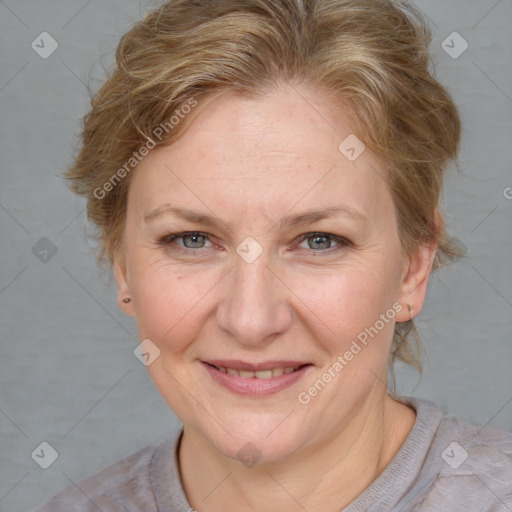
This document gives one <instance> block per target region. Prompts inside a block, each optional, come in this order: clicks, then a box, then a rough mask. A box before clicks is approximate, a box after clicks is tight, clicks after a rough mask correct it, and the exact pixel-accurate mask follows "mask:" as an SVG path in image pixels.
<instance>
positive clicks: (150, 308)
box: [116, 86, 431, 461]
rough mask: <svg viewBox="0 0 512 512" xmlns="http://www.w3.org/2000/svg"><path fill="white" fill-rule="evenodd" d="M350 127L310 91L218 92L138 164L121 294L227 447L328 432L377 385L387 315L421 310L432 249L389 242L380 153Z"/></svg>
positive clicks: (284, 443) (211, 432) (174, 392)
mask: <svg viewBox="0 0 512 512" xmlns="http://www.w3.org/2000/svg"><path fill="white" fill-rule="evenodd" d="M299 90H300V94H299V93H298V92H297V91H299ZM353 131H354V130H353V128H352V124H351V120H350V118H349V117H348V116H347V115H346V114H344V113H343V111H341V110H337V109H334V107H333V105H331V104H330V103H328V100H327V99H324V98H323V97H322V96H321V95H319V94H317V93H315V92H314V91H311V90H308V89H305V88H302V89H297V90H294V89H291V88H287V87H284V86H283V87H282V88H281V89H280V90H279V92H272V93H268V94H266V95H265V96H264V97H262V98H258V99H248V98H242V97H240V96H236V95H234V94H231V93H226V94H223V95H221V96H219V97H217V98H215V99H214V100H213V101H211V102H210V103H208V104H207V105H206V106H205V107H204V108H203V109H202V110H201V112H200V114H199V115H198V117H197V118H196V119H195V120H194V121H193V122H192V123H191V125H190V126H189V128H188V129H187V130H186V131H185V133H184V135H183V136H182V137H181V138H180V139H179V140H178V141H177V142H175V143H174V144H173V145H172V146H169V147H165V148H158V149H155V150H153V151H152V152H150V153H149V155H148V156H147V157H145V159H143V160H142V162H141V163H140V164H139V166H138V168H137V169H136V171H135V174H134V176H133V180H132V183H131V184H130V191H129V198H128V211H127V221H126V227H125V233H124V241H123V243H124V251H123V254H124V256H123V259H122V260H119V262H118V263H117V265H116V279H117V282H118V287H119V297H120V304H121V305H122V307H123V309H124V310H125V311H126V312H127V313H129V314H132V315H134V316H135V317H136V319H137V324H138V329H139V336H140V339H141V340H144V339H149V340H151V343H153V344H154V345H156V347H158V349H159V351H160V355H159V356H158V357H157V358H156V359H155V360H154V361H153V362H152V363H151V364H150V365H149V366H148V370H149V373H150V375H151V377H152V379H153V381H154V383H155V385H156V386H157V388H158V389H159V391H160V393H161V394H162V396H163V397H164V398H165V400H166V401H167V403H168V404H169V406H170V407H171V408H172V409H173V411H174V412H175V413H176V415H177V416H178V417H179V418H180V420H181V421H182V422H183V424H184V426H185V429H186V430H187V429H188V430H189V431H190V432H194V433H195V434H196V435H198V436H201V437H202V438H203V439H204V440H206V441H207V442H208V443H209V445H210V446H211V447H214V448H215V449H217V450H218V451H219V452H220V453H222V454H224V455H226V456H227V457H231V458H236V457H237V454H238V452H239V450H240V449H241V448H242V447H243V446H244V445H245V444H246V443H247V442H251V443H253V444H254V445H255V446H256V447H257V448H258V450H259V452H260V454H261V456H262V458H263V459H264V460H268V461H271V460H273V461H277V460H280V459H284V458H286V457H288V456H290V455H291V454H293V453H295V452H300V450H307V449H314V447H315V446H318V445H320V444H321V443H323V442H326V441H328V440H329V439H330V438H332V437H333V436H335V435H336V433H337V432H340V431H341V430H342V429H343V428H344V427H345V426H346V425H347V424H348V423H349V422H350V421H351V420H352V419H353V418H354V417H356V416H357V414H358V413H359V412H360V411H361V410H363V409H364V408H365V407H366V406H367V405H368V403H369V402H370V401H373V400H382V398H383V393H384V391H385V386H384V385H380V384H382V383H383V382H385V381H386V372H387V363H388V355H389V351H390V346H391V341H392V336H393V329H394V324H395V322H396V321H405V320H408V319H409V312H408V311H407V306H406V305H407V304H408V303H413V304H414V308H415V312H416V313H417V312H419V310H420V309H421V305H422V303H423V298H424V292H425V286H426V278H425V276H427V275H428V269H429V268H430V264H431V258H430V256H429V255H430V254H431V253H419V255H418V257H417V258H416V259H411V260H407V261H404V260H403V258H402V257H401V250H400V240H399V237H398V232H397V224H396V221H395V210H394V205H393V201H392V196H391V193H390V191H389V189H388V187H387V185H386V182H385V181H384V179H383V176H384V173H385V170H384V168H383V167H382V165H380V164H379V162H377V161H376V160H375V159H373V158H372V157H371V155H370V154H369V151H364V152H363V153H362V154H361V155H360V156H359V157H358V158H357V159H355V160H354V161H349V159H347V157H346V156H345V154H343V153H342V152H340V150H339V149H338V147H339V145H340V143H341V142H342V141H343V140H344V139H345V138H346V137H347V136H349V135H350V134H352V133H353ZM348 154H349V155H350V156H352V154H351V153H350V152H349V153H348ZM127 296H129V297H131V298H132V302H131V303H130V304H128V305H126V304H124V303H123V302H122V298H124V297H127ZM365 329H366V330H365ZM364 333H366V340H365V342H363V340H364V339H365V335H364ZM370 333H371V334H370ZM336 363H337V364H336ZM292 368H293V369H294V371H291V369H292ZM251 370H252V371H258V372H261V373H258V374H254V376H253V375H252V373H243V372H250V371H251ZM271 370H272V373H271ZM240 371H242V373H240ZM326 375H327V376H326ZM329 376H330V378H329ZM319 379H320V381H321V383H320V384H319ZM315 383H316V387H315ZM377 390H378V391H377ZM377 395H378V397H377Z"/></svg>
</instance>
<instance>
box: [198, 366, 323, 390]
mask: <svg viewBox="0 0 512 512" xmlns="http://www.w3.org/2000/svg"><path fill="white" fill-rule="evenodd" d="M201 363H202V365H203V367H204V368H205V370H206V371H207V372H208V374H209V375H210V377H211V378H212V379H213V380H214V381H215V382H216V383H217V384H219V385H221V386H222V387H224V388H226V389H228V390H230V391H232V392H234V393H237V394H241V395H251V396H266V395H270V394H273V393H277V392H278V391H282V390H283V389H285V388H288V387H290V386H291V385H293V384H294V383H296V382H298V381H299V380H300V379H302V377H303V376H304V375H305V374H306V373H309V371H310V370H311V369H312V368H313V364H311V363H306V362H302V361H267V362H265V363H259V364H250V363H246V362H243V361H234V360H229V361H228V360H226V361H201Z"/></svg>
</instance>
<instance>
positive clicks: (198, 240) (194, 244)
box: [159, 231, 213, 252]
mask: <svg viewBox="0 0 512 512" xmlns="http://www.w3.org/2000/svg"><path fill="white" fill-rule="evenodd" d="M177 240H180V241H181V242H182V243H181V244H179V243H176V241H177ZM206 242H209V241H208V235H206V234H205V233H201V232H200V231H191V232H187V233H175V234H172V235H167V236H166V237H164V238H162V240H160V242H159V243H160V244H161V245H166V246H171V245H174V246H176V247H173V249H176V250H178V251H182V252H194V250H197V249H203V248H204V247H212V246H213V244H212V243H211V242H209V243H210V245H209V246H208V245H206ZM187 249H188V251H187Z"/></svg>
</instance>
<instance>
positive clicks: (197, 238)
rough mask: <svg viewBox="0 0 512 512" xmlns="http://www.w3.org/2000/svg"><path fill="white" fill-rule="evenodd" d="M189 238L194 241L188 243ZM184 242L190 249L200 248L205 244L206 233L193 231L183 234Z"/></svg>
mask: <svg viewBox="0 0 512 512" xmlns="http://www.w3.org/2000/svg"><path fill="white" fill-rule="evenodd" d="M187 240H191V241H192V245H191V244H189V243H187ZM183 244H184V245H185V247H187V248H189V249H199V248H201V247H203V246H204V235H201V234H200V233H191V234H189V235H184V236H183ZM196 244H197V245H196Z"/></svg>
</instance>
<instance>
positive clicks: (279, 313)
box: [216, 254, 292, 347]
mask: <svg viewBox="0 0 512 512" xmlns="http://www.w3.org/2000/svg"><path fill="white" fill-rule="evenodd" d="M276 273H277V272H276V271H275V270H270V269H269V268H268V266H267V261H266V259H265V258H264V254H262V255H261V256H260V257H259V258H258V259H257V260H256V261H254V262H252V263H247V262H246V261H244V260H243V259H242V258H240V257H237V258H236V260H235V263H234V268H233V271H232V272H230V273H229V275H228V280H227V282H226V284H225V286H226V288H225V290H224V292H223V293H224V296H223V298H222V299H221V301H220V302H219V305H218V307H217V315H216V318H217V324H218V326H219V328H220V329H221V330H223V331H224V332H227V333H229V334H230V335H231V336H232V337H234V338H235V339H236V340H237V341H238V343H240V344H242V345H245V346H248V347H249V346H254V347H256V346H262V345H266V344H269V343H271V342H272V341H273V340H275V339H276V337H278V336H279V335H282V334H283V333H285V332H286V331H287V330H288V329H289V328H290V326H291V324H292V312H291V310H290V304H289V302H288V298H287V297H288V295H289V294H288V293H287V292H288V290H287V288H286V286H285V285H284V284H283V283H282V282H281V281H280V280H279V278H278V277H277V276H276Z"/></svg>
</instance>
